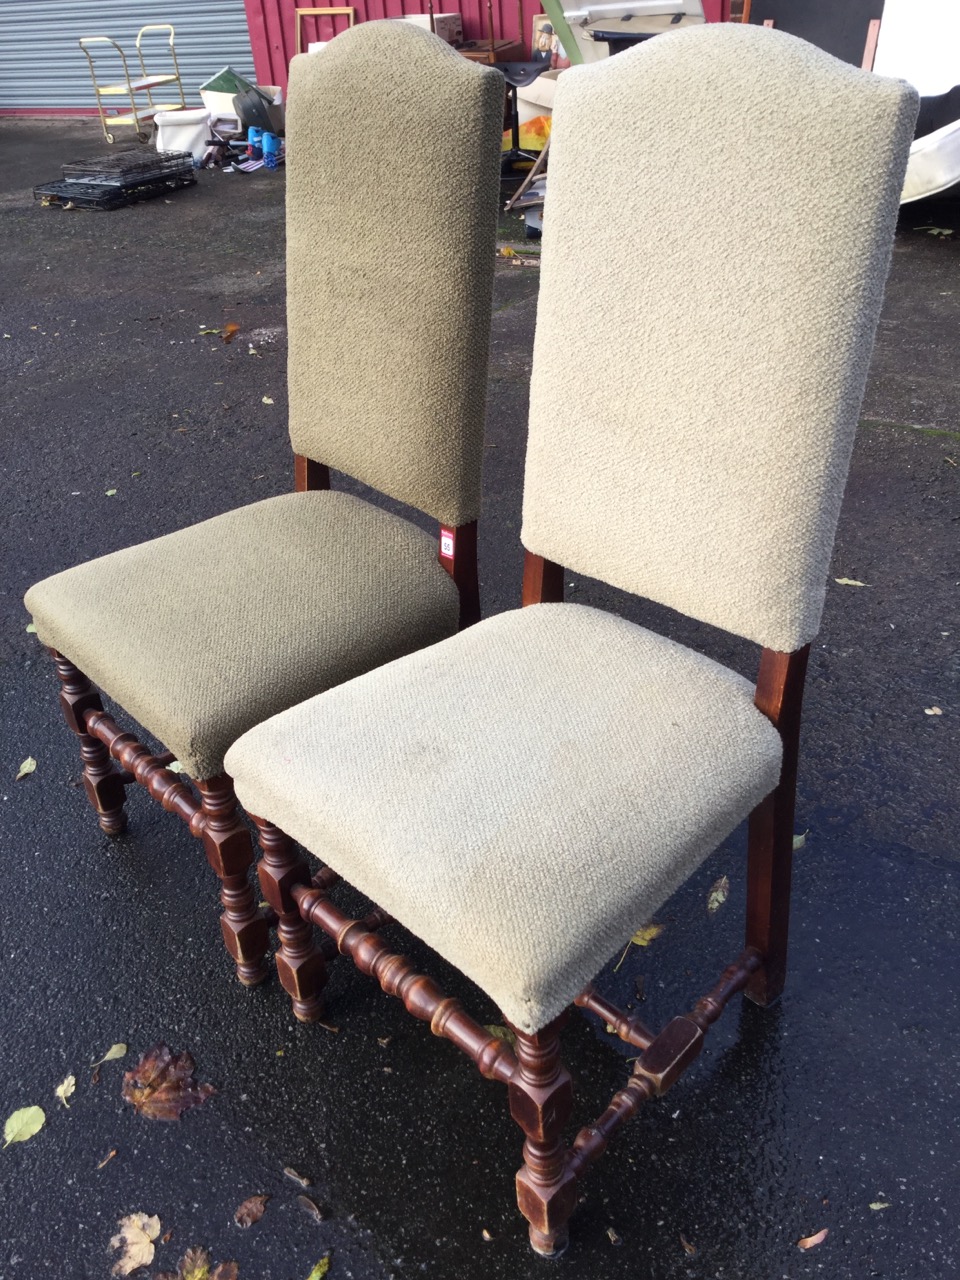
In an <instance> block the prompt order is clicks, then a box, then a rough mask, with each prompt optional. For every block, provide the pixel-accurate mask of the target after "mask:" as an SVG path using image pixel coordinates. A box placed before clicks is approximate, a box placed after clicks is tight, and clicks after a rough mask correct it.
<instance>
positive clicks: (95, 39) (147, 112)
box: [80, 23, 187, 142]
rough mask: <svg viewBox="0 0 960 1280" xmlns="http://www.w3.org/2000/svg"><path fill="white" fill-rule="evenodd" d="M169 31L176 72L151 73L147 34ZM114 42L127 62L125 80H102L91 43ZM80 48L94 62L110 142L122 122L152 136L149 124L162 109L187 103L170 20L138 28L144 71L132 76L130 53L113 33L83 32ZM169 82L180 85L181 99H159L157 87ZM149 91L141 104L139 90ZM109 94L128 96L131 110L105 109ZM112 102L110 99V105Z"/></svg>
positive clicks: (102, 119) (96, 87) (95, 86)
mask: <svg viewBox="0 0 960 1280" xmlns="http://www.w3.org/2000/svg"><path fill="white" fill-rule="evenodd" d="M152 32H167V33H168V35H169V46H170V59H171V61H172V64H173V70H172V72H167V73H166V74H162V75H150V74H149V73H148V71H147V64H146V60H145V58H144V56H143V38H144V36H145V35H147V33H152ZM105 44H106V45H110V46H111V47H112V48H114V49H116V51H117V53H118V54H119V55H120V62H121V64H122V66H123V80H122V81H115V82H114V83H112V84H104V83H101V81H99V80H98V79H97V69H96V66H95V64H94V57H93V53H91V46H96V45H105ZM80 48H81V49H82V50H83V52H84V54H85V55H86V58H87V62H88V63H89V64H90V78H91V79H92V80H93V89H94V93H95V94H96V98H97V109H98V110H99V112H100V124H101V126H102V127H103V136H104V137H105V138H106V140H107V142H114V141H115V140H116V139H115V138H114V135H113V134H112V133H111V131H110V130H111V129H112V128H113V127H114V126H115V125H118V124H132V125H133V126H134V128H135V129H136V131H137V138H138V140H139V141H140V142H147V141H149V138H150V133H149V129H148V127H147V126H149V125H150V124H151V123H152V121H153V117H154V116H155V115H156V114H157V112H158V111H178V110H180V109H181V108H182V107H185V106H186V105H187V103H186V99H185V98H184V96H183V85H182V84H181V82H180V67H179V64H178V63H177V51H176V49H175V48H174V30H173V27H172V26H171V25H170V24H169V23H159V24H151V25H149V26H146V27H141V28H140V30H139V31H138V32H137V58H138V59H139V62H140V75H139V76H136V75H134V77H133V78H131V76H130V67H129V65H128V63H127V56H126V54H125V53H124V52H123V49H122V48H121V47H120V45H119V44H117V42H116V40H111V38H110V37H109V36H83V37H81V39H80ZM168 85H176V89H177V92H178V93H179V95H180V101H179V102H155V101H154V97H153V91H154V90H155V89H160V88H164V89H166V87H167V86H168ZM141 93H142V94H145V95H146V102H143V100H142V99H141V101H140V104H139V105H138V102H137V95H138V94H141ZM105 98H107V99H109V98H127V99H128V101H129V103H130V109H129V111H121V112H120V114H119V115H108V114H107V111H106V110H105V109H104V99H105ZM109 105H110V104H109V103H108V106H109Z"/></svg>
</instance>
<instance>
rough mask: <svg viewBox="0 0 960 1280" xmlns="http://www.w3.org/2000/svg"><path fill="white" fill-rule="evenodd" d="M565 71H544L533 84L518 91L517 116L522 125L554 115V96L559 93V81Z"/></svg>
mask: <svg viewBox="0 0 960 1280" xmlns="http://www.w3.org/2000/svg"><path fill="white" fill-rule="evenodd" d="M562 75H563V70H562V69H561V70H559V71H549V70H548V71H544V72H543V73H542V75H539V76H537V78H536V80H534V82H533V83H532V84H527V85H524V86H523V87H522V88H520V89H518V90H517V114H518V115H519V117H520V123H521V124H526V123H527V122H528V121H529V120H535V119H536V117H537V116H549V115H552V114H553V95H554V94H555V93H556V91H557V81H558V80H559V79H560V77H561V76H562Z"/></svg>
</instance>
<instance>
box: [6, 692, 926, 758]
mask: <svg viewBox="0 0 960 1280" xmlns="http://www.w3.org/2000/svg"><path fill="white" fill-rule="evenodd" d="M923 714H924V715H925V716H942V715H943V712H942V711H941V710H940V708H939V707H924V708H923ZM25 763H26V761H24V764H25ZM20 767H21V768H23V765H21V766H20Z"/></svg>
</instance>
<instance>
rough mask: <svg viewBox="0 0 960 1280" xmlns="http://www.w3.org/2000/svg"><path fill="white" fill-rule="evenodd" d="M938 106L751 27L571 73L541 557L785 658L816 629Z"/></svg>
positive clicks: (531, 513) (537, 443)
mask: <svg viewBox="0 0 960 1280" xmlns="http://www.w3.org/2000/svg"><path fill="white" fill-rule="evenodd" d="M916 109H917V97H916V93H915V92H914V90H913V89H911V88H910V87H908V86H906V85H904V84H902V83H900V82H897V81H892V80H884V79H881V78H880V77H877V76H872V75H869V74H867V73H866V72H862V71H859V70H857V69H855V68H853V67H850V66H848V65H847V64H846V63H842V62H838V61H836V60H835V59H833V58H831V57H830V56H829V55H828V54H826V53H823V52H822V51H821V50H819V49H816V48H814V47H813V46H812V45H809V44H806V43H805V42H803V41H801V40H797V39H795V38H793V37H791V36H788V35H785V34H783V33H780V32H777V31H770V30H764V29H763V28H758V27H751V26H740V25H733V24H715V25H708V26H704V27H700V28H697V29H693V30H690V31H686V32H681V33H679V34H676V35H665V36H660V37H658V38H657V39H655V40H651V41H650V42H649V43H646V44H644V45H643V46H641V47H640V48H638V49H635V50H632V51H630V52H628V53H625V54H621V55H619V56H618V57H616V58H610V59H608V60H605V61H603V62H601V63H596V64H594V65H591V66H585V67H576V68H574V69H572V70H570V71H567V72H565V73H564V74H563V76H562V77H561V79H560V82H559V84H558V86H557V96H556V103H555V110H554V121H553V134H552V136H551V142H550V183H549V188H548V194H547V205H546V211H545V213H546V216H545V220H544V238H543V270H542V278H541V285H540V302H539V311H538V317H537V335H536V345H535V349H534V369H533V382H532V388H531V407H530V440H529V445H528V450H527V469H526V485H525V493H524V513H523V532H522V538H523V542H524V545H525V546H527V547H528V548H529V549H530V550H532V551H535V552H537V553H539V554H541V555H544V556H546V557H548V558H550V559H552V560H556V561H559V562H560V563H562V564H565V565H568V566H570V567H571V568H573V569H576V570H578V571H580V572H582V573H585V574H589V575H591V576H593V577H597V578H602V579H604V580H605V581H607V582H610V583H612V584H614V585H616V586H618V587H622V588H625V589H626V590H628V591H633V592H637V593H639V594H642V595H645V596H648V597H651V598H652V599H654V600H657V601H660V602H662V603H663V604H667V605H670V606H672V607H673V608H676V609H679V610H681V611H682V612H684V613H687V614H690V615H691V616H693V617H696V618H700V619H702V620H704V621H707V622H710V623H713V624H715V625H717V626H720V627H724V628H726V629H728V630H730V631H733V632H737V633H739V634H741V635H743V636H747V637H748V638H750V639H752V640H755V641H757V642H758V643H760V644H763V645H767V646H769V647H771V648H774V649H781V650H790V649H795V648H797V647H799V646H800V645H803V644H805V643H806V642H807V641H808V640H810V639H811V638H812V637H813V635H814V634H815V633H816V630H817V627H818V625H819V620H820V614H821V610H822V606H823V597H824V584H825V579H826V574H827V568H828V560H829V556H830V552H831V548H832V544H833V537H834V532H835V528H836V521H837V515H838V511H839V506H840V500H841V497H842V492H843V487H844V484H845V481H846V473H847V466H848V461H849V455H850V450H851V447H852V441H853V433H854V430H855V426H856V420H857V414H858V410H859V406H860V401H861V396H862V392H863V387H864V381H865V378H866V373H867V365H868V362H869V358H870V350H871V346H872V341H873V335H874V330H875V327H876V323H877V318H878V315H879V310H880V303H881V299H882V293H883V286H884V281H885V278H886V274H887V267H888V261H889V257H890V247H891V241H892V235H893V229H894V225H895V220H896V215H897V205H898V200H899V195H900V188H901V186H902V183H903V174H904V169H905V165H906V159H907V153H908V150H909V145H910V139H911V136H912V129H913V121H914V118H915V115H916ZM628 229H629V230H628Z"/></svg>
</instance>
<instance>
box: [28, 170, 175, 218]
mask: <svg viewBox="0 0 960 1280" xmlns="http://www.w3.org/2000/svg"><path fill="white" fill-rule="evenodd" d="M196 181H197V179H196V175H195V174H194V172H193V167H192V166H191V168H190V171H189V172H188V173H183V174H175V175H174V176H173V177H165V178H155V179H153V180H152V181H147V182H144V181H142V180H141V182H140V183H139V184H138V185H136V186H119V185H117V184H116V183H110V182H81V181H80V180H79V179H77V178H71V179H66V178H57V179H56V181H54V182H42V183H41V184H40V186H38V187H34V188H33V198H34V199H35V200H46V201H47V202H48V203H49V204H61V205H66V204H73V205H75V206H76V207H77V208H78V209H122V208H123V207H124V206H125V205H128V204H133V203H134V202H135V201H137V200H151V199H153V198H154V197H155V196H162V195H167V194H169V192H171V191H178V190H179V189H180V188H181V187H192V186H193V185H194V184H195V183H196Z"/></svg>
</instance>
